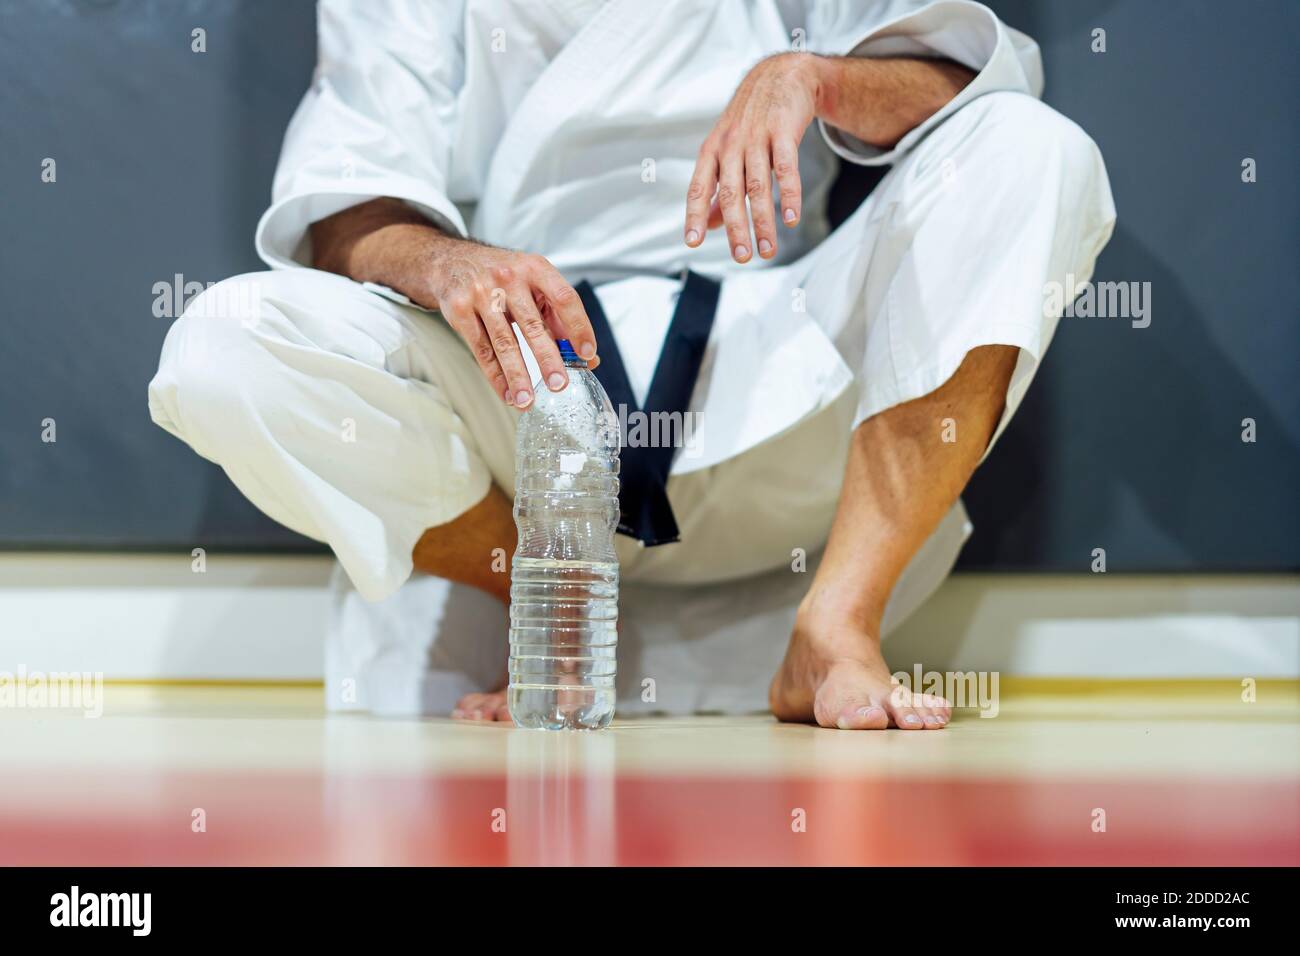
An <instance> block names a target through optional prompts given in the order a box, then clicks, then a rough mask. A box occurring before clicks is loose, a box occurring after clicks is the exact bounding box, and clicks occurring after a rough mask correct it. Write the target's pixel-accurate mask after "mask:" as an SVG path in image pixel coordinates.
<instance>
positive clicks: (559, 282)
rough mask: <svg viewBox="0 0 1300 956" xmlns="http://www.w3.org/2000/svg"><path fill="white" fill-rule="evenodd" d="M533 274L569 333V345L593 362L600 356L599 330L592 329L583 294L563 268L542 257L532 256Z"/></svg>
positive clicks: (534, 282) (531, 269) (530, 266)
mask: <svg viewBox="0 0 1300 956" xmlns="http://www.w3.org/2000/svg"><path fill="white" fill-rule="evenodd" d="M529 274H530V278H531V280H532V282H533V284H534V286H535V287H536V288H538V289H540V290H541V292H542V294H543V295H544V296H546V301H547V302H549V303H550V304H551V308H552V309H553V310H554V311H555V316H556V318H558V319H559V321H560V323H561V324H562V326H563V327H564V329H565V331H566V333H567V334H566V335H565V338H567V339H568V340H569V344H570V345H572V346H573V349H574V351H575V352H577V353H578V354H579V355H581V356H582V357H583V358H584V359H586V360H587V362H589V363H590V362H591V361H592V360H593V359H595V358H596V333H595V332H594V331H593V330H592V328H591V319H589V318H587V310H586V309H585V308H583V305H582V297H581V296H580V295H578V292H577V290H576V289H574V288H573V286H571V285H569V283H567V282H565V281H564V276H562V275H560V272H559V270H558V269H556V268H555V266H553V265H551V264H550V263H549V262H547V261H546V260H545V259H543V258H542V257H541V256H534V257H530V262H529ZM592 367H593V368H594V367H595V366H594V365H593V366H592Z"/></svg>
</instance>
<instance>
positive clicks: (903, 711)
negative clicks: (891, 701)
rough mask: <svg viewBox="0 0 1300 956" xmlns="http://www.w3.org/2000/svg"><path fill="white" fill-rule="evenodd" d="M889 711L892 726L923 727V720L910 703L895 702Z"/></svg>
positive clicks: (902, 727)
mask: <svg viewBox="0 0 1300 956" xmlns="http://www.w3.org/2000/svg"><path fill="white" fill-rule="evenodd" d="M891 713H892V716H893V718H894V726H895V727H897V728H899V729H900V730H924V729H925V721H924V720H922V719H921V715H920V714H918V713H917V712H916V708H915V707H912V706H911V705H908V704H895V705H894V707H893V710H892V711H891Z"/></svg>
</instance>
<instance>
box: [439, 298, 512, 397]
mask: <svg viewBox="0 0 1300 956" xmlns="http://www.w3.org/2000/svg"><path fill="white" fill-rule="evenodd" d="M440 311H441V312H442V315H443V318H445V319H446V320H447V324H448V325H450V326H451V327H452V329H453V330H454V331H455V332H456V334H457V335H459V336H460V337H461V341H463V342H464V343H465V344H466V345H468V346H469V350H470V354H471V355H473V356H474V361H475V362H477V363H478V367H479V368H480V369H481V370H482V372H483V376H484V377H485V378H486V379H487V380H488V382H489V383H490V384H491V385H492V388H493V390H494V391H495V392H496V393H497V394H498V395H500V396H501V398H502V400H503V401H504V402H505V403H506V404H507V405H513V404H514V403H515V393H514V392H512V391H511V390H510V383H509V382H508V381H507V380H506V373H505V371H504V370H503V369H502V368H501V363H500V362H498V361H497V353H496V349H495V348H493V347H492V340H491V339H490V338H489V337H488V333H487V329H486V328H485V327H484V326H483V322H482V320H480V319H479V317H478V311H477V310H476V309H475V307H474V298H473V296H471V295H470V294H469V293H460V294H458V295H453V296H451V297H450V298H448V299H446V300H444V301H443V302H442V303H440Z"/></svg>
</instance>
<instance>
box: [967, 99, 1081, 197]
mask: <svg viewBox="0 0 1300 956" xmlns="http://www.w3.org/2000/svg"><path fill="white" fill-rule="evenodd" d="M966 110H973V111H974V116H973V117H972V119H973V120H974V122H975V128H974V129H973V130H972V134H971V136H970V139H969V142H970V155H969V161H970V162H971V163H973V164H975V165H977V166H979V167H981V168H980V178H984V177H988V178H989V179H991V180H993V182H996V183H1002V184H1004V185H1005V186H1007V187H1008V188H1009V189H1010V190H1011V191H1013V192H1014V193H1016V194H1019V195H1022V196H1026V197H1030V198H1036V197H1038V196H1039V195H1041V190H1044V189H1054V190H1058V191H1059V193H1060V194H1062V195H1065V196H1067V197H1068V196H1071V195H1072V194H1077V193H1079V192H1081V191H1086V190H1088V189H1093V190H1096V189H1101V188H1105V186H1106V171H1105V166H1104V164H1103V163H1102V158H1101V151H1100V150H1099V149H1098V148H1097V144H1096V143H1095V142H1094V141H1093V139H1092V137H1091V136H1089V135H1088V134H1087V133H1085V132H1084V131H1083V129H1082V128H1081V127H1080V126H1079V125H1078V124H1077V123H1075V122H1074V121H1073V120H1071V119H1069V118H1068V117H1066V116H1063V115H1062V114H1060V113H1058V112H1057V111H1056V110H1054V109H1052V108H1051V107H1050V106H1048V105H1047V104H1046V103H1043V102H1041V101H1040V100H1036V99H1034V98H1033V97H1032V96H1027V95H1025V94H1023V93H1011V92H999V93H989V94H987V95H985V96H982V97H980V98H979V99H977V100H975V101H974V102H972V103H971V104H970V105H969V106H967V107H966V108H965V109H964V110H962V111H961V112H965V111H966ZM958 115H960V114H958Z"/></svg>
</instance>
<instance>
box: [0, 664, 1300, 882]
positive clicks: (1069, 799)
mask: <svg viewBox="0 0 1300 956" xmlns="http://www.w3.org/2000/svg"><path fill="white" fill-rule="evenodd" d="M1000 690H1001V694H1000V700H999V705H998V714H997V716H996V717H992V718H981V717H979V716H978V714H977V712H974V711H967V712H959V713H958V715H957V717H956V719H955V720H954V722H953V723H952V725H951V726H950V727H949V728H948V729H946V730H943V731H923V732H906V733H905V732H900V731H887V732H874V733H852V732H844V731H833V730H821V729H818V728H813V727H805V726H794V725H782V724H778V723H776V722H775V721H773V720H772V719H771V718H769V717H765V716H758V715H755V716H746V717H709V716H700V717H692V718H672V719H668V718H663V719H636V720H629V721H626V722H623V721H616V722H615V725H614V726H613V727H612V728H611V729H610V730H608V731H605V732H601V733H595V734H547V733H541V732H526V731H518V730H514V729H513V728H511V727H507V726H482V725H461V724H454V723H452V722H450V721H447V720H433V719H430V720H379V719H373V718H367V717H357V716H342V715H334V716H328V715H326V714H324V713H323V710H322V707H321V691H320V690H319V688H312V687H270V688H267V687H263V688H256V687H239V686H230V687H219V686H132V685H108V686H106V687H105V688H104V695H105V706H104V713H103V716H102V717H100V718H98V719H86V718H84V717H82V716H80V715H79V714H76V713H73V712H67V711H53V710H44V709H33V708H21V709H17V708H9V709H5V708H0V739H2V740H3V750H4V786H3V788H2V789H0V863H59V864H113V863H124V864H125V863H144V864H153V863H221V864H228V863H450V864H478V863H491V864H498V863H525V864H526V863H590V864H624V863H634V864H637V863H640V864H672V863H685V864H709V863H741V864H762V863H802V864H820V863H856V864H889V865H893V864H907V865H920V864H924V865H932V864H1008V863H1011V864H1014V863H1049V864H1051V863H1062V864H1065V863H1082V864H1092V863H1121V864H1124V863H1132V864H1151V863H1170V864H1179V863H1187V864H1194V865H1220V864H1234V863H1235V864H1255V863H1261V864H1262V863H1271V864H1278V863H1291V864H1295V863H1300V687H1298V685H1296V684H1295V683H1287V682H1276V683H1269V682H1264V683H1261V684H1260V685H1259V687H1258V688H1257V699H1256V700H1255V702H1253V703H1246V702H1244V701H1243V700H1242V699H1241V698H1242V688H1241V686H1240V684H1238V683H1237V682H1234V681H1224V682H1198V683H1170V684H1155V683H1141V684H1117V683H1113V682H1111V683H1093V684H1089V683H1080V682H1050V681H1015V680H1011V679H1006V678H1004V679H1003V681H1002V686H1001V688H1000ZM1103 821H1104V830H1103V829H1100V825H1101V823H1102V822H1103ZM199 822H201V824H202V826H200V825H199Z"/></svg>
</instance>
